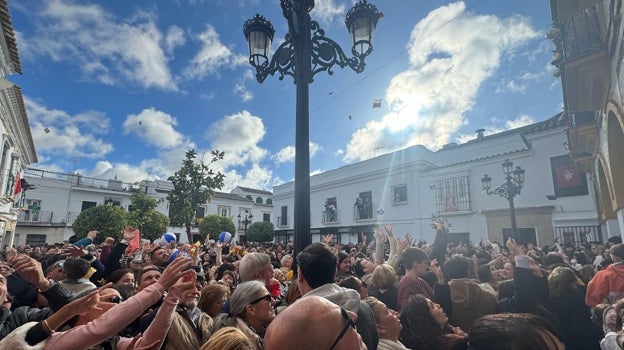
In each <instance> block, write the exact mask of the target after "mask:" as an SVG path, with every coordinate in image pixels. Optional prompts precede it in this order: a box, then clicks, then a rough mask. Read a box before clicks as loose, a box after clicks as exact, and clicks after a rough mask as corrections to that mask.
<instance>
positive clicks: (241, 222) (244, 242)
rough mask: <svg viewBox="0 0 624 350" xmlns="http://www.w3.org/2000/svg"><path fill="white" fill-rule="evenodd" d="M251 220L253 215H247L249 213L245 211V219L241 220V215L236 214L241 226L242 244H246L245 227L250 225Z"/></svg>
mask: <svg viewBox="0 0 624 350" xmlns="http://www.w3.org/2000/svg"><path fill="white" fill-rule="evenodd" d="M252 219H253V215H251V214H249V211H247V210H245V218H241V215H240V214H238V223H239V224H243V235H244V237H245V238H244V239H241V241H242V243H243V244H246V243H247V225H249V224H251V220H252Z"/></svg>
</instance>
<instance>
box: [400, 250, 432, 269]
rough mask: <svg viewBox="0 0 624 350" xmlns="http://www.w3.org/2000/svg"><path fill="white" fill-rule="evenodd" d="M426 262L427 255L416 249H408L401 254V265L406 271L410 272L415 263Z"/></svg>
mask: <svg viewBox="0 0 624 350" xmlns="http://www.w3.org/2000/svg"><path fill="white" fill-rule="evenodd" d="M426 260H427V253H425V251H424V250H422V249H420V248H416V247H409V248H407V249H405V250H404V251H403V253H401V263H402V264H403V267H404V268H405V269H406V270H410V269H411V268H412V265H414V263H415V262H418V263H421V262H423V261H426Z"/></svg>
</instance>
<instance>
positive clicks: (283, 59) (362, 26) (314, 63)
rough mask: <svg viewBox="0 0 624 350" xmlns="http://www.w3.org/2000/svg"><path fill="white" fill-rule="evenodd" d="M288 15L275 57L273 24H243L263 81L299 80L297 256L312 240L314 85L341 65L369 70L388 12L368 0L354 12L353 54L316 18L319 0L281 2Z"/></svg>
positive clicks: (258, 19)
mask: <svg viewBox="0 0 624 350" xmlns="http://www.w3.org/2000/svg"><path fill="white" fill-rule="evenodd" d="M280 5H281V7H282V14H283V15H284V18H286V20H287V21H288V33H286V36H285V40H284V42H283V43H282V44H281V45H280V46H279V47H278V48H277V50H276V51H275V53H274V54H273V57H272V58H271V60H270V61H269V52H270V49H271V42H272V40H273V36H274V34H275V30H274V29H273V25H272V24H271V22H270V21H268V20H267V19H265V18H264V17H263V16H261V15H259V14H256V15H255V16H254V17H253V18H251V19H249V20H247V21H246V22H245V24H244V25H243V32H244V33H245V38H246V39H247V42H248V44H249V63H250V64H251V65H252V66H254V67H255V68H256V79H257V80H258V82H260V83H262V82H263V81H264V79H266V77H267V76H269V75H274V74H275V73H276V72H279V74H280V76H279V79H280V80H282V79H283V78H284V76H285V75H290V76H292V77H293V78H294V82H295V84H296V85H297V97H296V98H297V99H296V103H297V106H296V122H295V125H296V136H295V208H294V229H295V234H294V241H295V242H294V248H295V254H296V253H298V252H300V251H302V250H303V249H304V248H305V247H306V246H308V245H309V244H310V243H312V236H311V233H310V122H309V120H310V107H309V84H310V83H311V82H312V81H313V80H314V75H315V74H316V73H318V72H322V71H327V73H328V74H330V75H331V74H333V71H332V68H333V67H334V66H335V65H338V66H340V67H341V68H344V67H346V66H349V67H350V68H352V69H353V70H354V71H355V72H357V73H361V72H362V71H363V70H364V66H365V64H364V58H365V57H366V56H367V55H369V54H370V53H371V52H372V50H373V46H372V39H373V32H374V29H375V27H376V26H377V21H378V20H379V18H381V17H382V14H381V13H380V12H379V11H378V10H377V8H376V7H375V6H373V5H371V4H369V3H367V2H366V0H360V1H358V3H356V4H355V6H354V7H353V8H352V9H351V10H349V12H348V13H347V17H346V20H345V24H346V25H347V28H348V30H349V33H350V34H351V37H352V43H353V48H352V50H351V51H352V53H353V56H354V57H351V58H348V57H347V56H346V55H345V53H344V51H343V50H342V49H341V48H340V46H339V45H338V44H337V43H336V42H335V41H333V40H332V39H330V38H327V37H326V36H325V31H324V30H323V29H321V28H320V26H319V24H318V23H317V22H316V21H313V20H312V19H311V18H310V11H311V10H312V9H313V8H314V0H280Z"/></svg>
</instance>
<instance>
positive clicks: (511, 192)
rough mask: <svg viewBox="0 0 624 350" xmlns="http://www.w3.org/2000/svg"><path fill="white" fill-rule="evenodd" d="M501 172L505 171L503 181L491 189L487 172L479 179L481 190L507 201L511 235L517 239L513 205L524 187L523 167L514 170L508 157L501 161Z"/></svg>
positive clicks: (490, 180)
mask: <svg viewBox="0 0 624 350" xmlns="http://www.w3.org/2000/svg"><path fill="white" fill-rule="evenodd" d="M502 165H503V172H504V173H505V183H503V184H502V185H500V186H498V187H497V188H495V189H492V178H491V177H489V176H488V175H487V174H486V175H484V176H483V178H482V179H481V184H482V185H483V192H485V193H487V194H488V195H497V196H499V197H502V198H506V199H507V200H508V201H509V217H510V219H511V236H512V237H513V238H514V239H515V240H517V239H518V228H517V226H516V209H515V207H514V197H515V196H517V195H519V194H520V191H521V190H522V187H524V172H525V171H524V169H522V168H520V167H519V166H517V167H516V169H515V170H514V168H513V162H512V161H510V160H509V159H507V160H505V161H504V162H503V164H502Z"/></svg>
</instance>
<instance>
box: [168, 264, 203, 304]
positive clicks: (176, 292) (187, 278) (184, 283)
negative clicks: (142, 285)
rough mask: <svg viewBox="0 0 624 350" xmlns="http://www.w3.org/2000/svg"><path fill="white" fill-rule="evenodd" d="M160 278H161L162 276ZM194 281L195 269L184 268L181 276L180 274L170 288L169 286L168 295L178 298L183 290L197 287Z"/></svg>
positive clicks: (195, 276)
mask: <svg viewBox="0 0 624 350" xmlns="http://www.w3.org/2000/svg"><path fill="white" fill-rule="evenodd" d="M176 260H177V259H176ZM163 275H164V273H163ZM160 278H161V279H162V276H161V277H160ZM159 282H160V280H159ZM195 282H197V274H196V273H195V271H193V270H186V271H184V272H183V273H182V276H180V278H179V279H178V280H177V281H176V282H175V284H173V285H172V286H171V288H169V295H171V296H173V297H174V298H180V297H182V295H183V294H184V293H185V292H187V291H189V290H191V289H193V288H197V287H196V286H195Z"/></svg>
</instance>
